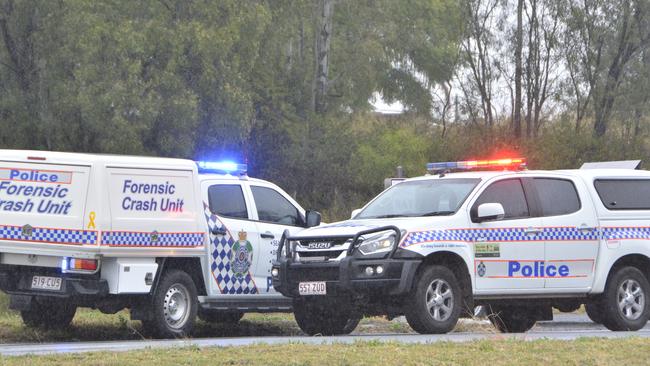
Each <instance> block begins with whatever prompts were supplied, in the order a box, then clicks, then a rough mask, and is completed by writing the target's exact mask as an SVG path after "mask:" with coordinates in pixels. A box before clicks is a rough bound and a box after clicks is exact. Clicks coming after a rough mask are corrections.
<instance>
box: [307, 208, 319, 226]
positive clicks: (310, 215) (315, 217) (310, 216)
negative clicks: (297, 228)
mask: <svg viewBox="0 0 650 366" xmlns="http://www.w3.org/2000/svg"><path fill="white" fill-rule="evenodd" d="M320 220H321V215H320V212H318V211H313V210H308V211H307V212H305V221H307V227H314V226H318V225H320Z"/></svg>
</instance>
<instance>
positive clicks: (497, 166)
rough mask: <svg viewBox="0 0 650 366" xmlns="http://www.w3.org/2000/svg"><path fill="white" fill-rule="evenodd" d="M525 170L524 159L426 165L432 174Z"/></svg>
mask: <svg viewBox="0 0 650 366" xmlns="http://www.w3.org/2000/svg"><path fill="white" fill-rule="evenodd" d="M522 169H526V159H524V158H506V159H494V160H466V161H448V162H440V163H428V164H427V171H428V172H430V173H433V174H437V173H440V172H451V171H458V170H522Z"/></svg>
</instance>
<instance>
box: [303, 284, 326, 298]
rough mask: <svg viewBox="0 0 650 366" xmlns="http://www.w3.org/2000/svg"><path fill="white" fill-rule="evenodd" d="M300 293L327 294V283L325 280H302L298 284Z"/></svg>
mask: <svg viewBox="0 0 650 366" xmlns="http://www.w3.org/2000/svg"><path fill="white" fill-rule="evenodd" d="M298 293H300V295H303V296H304V295H327V285H325V282H324V281H319V282H300V283H299V284H298Z"/></svg>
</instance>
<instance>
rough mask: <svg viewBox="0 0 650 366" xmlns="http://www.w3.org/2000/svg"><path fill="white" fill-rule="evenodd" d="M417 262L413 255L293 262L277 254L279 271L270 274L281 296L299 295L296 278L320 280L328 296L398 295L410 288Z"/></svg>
mask: <svg viewBox="0 0 650 366" xmlns="http://www.w3.org/2000/svg"><path fill="white" fill-rule="evenodd" d="M420 263H421V260H415V259H408V260H407V259H378V260H358V259H355V258H352V257H346V258H343V259H342V260H341V261H340V262H319V263H314V262H312V263H296V262H293V261H292V260H291V259H287V258H281V259H280V260H279V261H277V262H275V264H274V267H275V268H278V269H279V275H278V276H276V277H274V278H273V287H274V288H275V289H276V290H277V291H278V292H280V293H281V294H283V295H285V296H289V297H299V296H300V294H299V292H298V285H299V283H300V282H309V281H324V282H325V283H326V286H327V295H328V296H330V295H332V296H346V295H353V296H354V295H357V296H364V297H373V296H376V295H388V296H395V295H402V294H406V293H408V292H409V291H410V290H411V284H412V283H413V277H414V276H415V272H416V271H417V268H418V266H419V264H420ZM378 266H381V267H382V269H383V272H382V273H381V274H377V273H376V268H377V267H378ZM367 267H371V268H373V270H374V272H375V273H373V274H372V275H368V274H366V272H365V271H366V268H367Z"/></svg>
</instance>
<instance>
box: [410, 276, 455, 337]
mask: <svg viewBox="0 0 650 366" xmlns="http://www.w3.org/2000/svg"><path fill="white" fill-rule="evenodd" d="M461 292H462V290H461V288H460V285H459V284H458V280H457V279H456V276H454V273H453V272H452V271H451V270H450V269H449V268H447V267H444V266H437V265H436V266H430V267H427V268H426V269H424V271H422V272H421V273H420V274H419V275H418V280H417V282H416V283H415V287H414V288H413V290H412V291H411V295H410V298H409V299H408V302H407V305H406V307H405V309H404V310H405V311H404V313H405V315H406V321H407V322H408V323H409V325H410V326H411V328H413V330H415V331H416V332H418V333H421V334H441V333H448V332H450V331H451V330H452V329H454V327H455V326H456V323H457V322H458V318H459V316H460V311H461V302H462V298H463V297H462V293H461Z"/></svg>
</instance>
